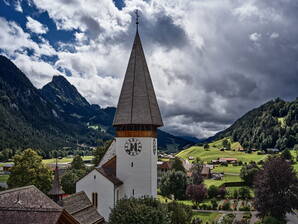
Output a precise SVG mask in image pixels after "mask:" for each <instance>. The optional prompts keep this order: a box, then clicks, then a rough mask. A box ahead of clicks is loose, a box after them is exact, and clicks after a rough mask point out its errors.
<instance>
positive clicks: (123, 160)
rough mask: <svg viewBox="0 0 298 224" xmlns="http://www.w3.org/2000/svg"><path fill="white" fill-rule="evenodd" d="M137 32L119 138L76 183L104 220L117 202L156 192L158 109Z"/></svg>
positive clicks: (118, 124) (116, 123)
mask: <svg viewBox="0 0 298 224" xmlns="http://www.w3.org/2000/svg"><path fill="white" fill-rule="evenodd" d="M136 24H137V31H136V34H135V39H134V43H133V47H132V50H131V54H130V58H129V62H128V66H127V70H126V73H125V77H124V81H123V85H122V89H121V93H120V97H119V101H118V105H117V110H116V113H115V117H114V121H113V126H114V128H115V130H116V136H115V139H114V140H113V142H112V144H111V145H110V147H109V149H108V150H107V152H106V154H105V155H104V157H103V158H102V160H101V162H100V164H98V166H97V167H95V168H94V169H93V170H92V171H91V172H90V173H88V174H87V175H86V176H84V177H83V178H82V179H80V180H79V181H78V182H77V183H76V191H77V192H80V191H84V192H85V193H86V195H87V196H88V198H89V199H90V200H91V201H92V203H93V205H94V206H95V207H96V208H97V211H98V212H99V214H101V215H102V216H103V217H104V218H105V220H106V221H108V219H109V214H110V212H111V209H112V208H114V206H115V205H116V203H117V200H119V199H121V198H123V197H127V198H129V197H142V196H152V197H156V194H157V128H158V127H161V126H163V122H162V118H161V114H160V110H159V107H158V103H157V99H156V95H155V92H154V88H153V84H152V80H151V77H150V73H149V69H148V66H147V63H146V58H145V55H144V51H143V47H142V43H141V39H140V35H139V32H138V21H137V23H136Z"/></svg>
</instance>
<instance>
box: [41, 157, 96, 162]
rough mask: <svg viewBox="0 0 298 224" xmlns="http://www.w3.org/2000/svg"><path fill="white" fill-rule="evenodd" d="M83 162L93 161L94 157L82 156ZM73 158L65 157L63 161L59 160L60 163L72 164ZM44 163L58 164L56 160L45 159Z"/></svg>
mask: <svg viewBox="0 0 298 224" xmlns="http://www.w3.org/2000/svg"><path fill="white" fill-rule="evenodd" d="M82 159H83V160H92V159H93V156H82ZM72 160H73V158H70V157H64V158H62V159H58V163H70V162H72ZM42 162H43V163H44V164H49V163H56V159H43V160H42Z"/></svg>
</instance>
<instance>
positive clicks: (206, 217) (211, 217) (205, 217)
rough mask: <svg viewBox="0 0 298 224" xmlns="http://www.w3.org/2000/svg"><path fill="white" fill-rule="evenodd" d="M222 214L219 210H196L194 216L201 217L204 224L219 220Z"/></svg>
mask: <svg viewBox="0 0 298 224" xmlns="http://www.w3.org/2000/svg"><path fill="white" fill-rule="evenodd" d="M220 216H221V214H220V213H218V212H194V216H193V217H197V218H200V219H201V220H202V224H206V223H213V221H215V220H217V219H218V218H219V217H220Z"/></svg>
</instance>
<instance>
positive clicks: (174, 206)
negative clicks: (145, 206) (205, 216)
mask: <svg viewBox="0 0 298 224" xmlns="http://www.w3.org/2000/svg"><path fill="white" fill-rule="evenodd" d="M167 208H168V212H169V213H170V219H171V224H188V223H190V222H191V219H192V209H191V207H190V206H186V205H183V204H179V203H177V202H171V203H169V204H167Z"/></svg>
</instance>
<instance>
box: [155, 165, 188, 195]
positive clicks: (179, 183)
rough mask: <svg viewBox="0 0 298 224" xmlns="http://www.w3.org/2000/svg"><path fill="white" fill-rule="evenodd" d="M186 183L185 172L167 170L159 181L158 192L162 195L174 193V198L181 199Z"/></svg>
mask: <svg viewBox="0 0 298 224" xmlns="http://www.w3.org/2000/svg"><path fill="white" fill-rule="evenodd" d="M186 185H187V178H186V175H185V173H183V172H181V171H174V170H172V171H169V172H167V173H166V174H165V175H164V176H163V177H162V178H161V181H160V192H161V194H162V195H164V196H170V195H174V197H175V199H183V198H184V196H185V190H186Z"/></svg>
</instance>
